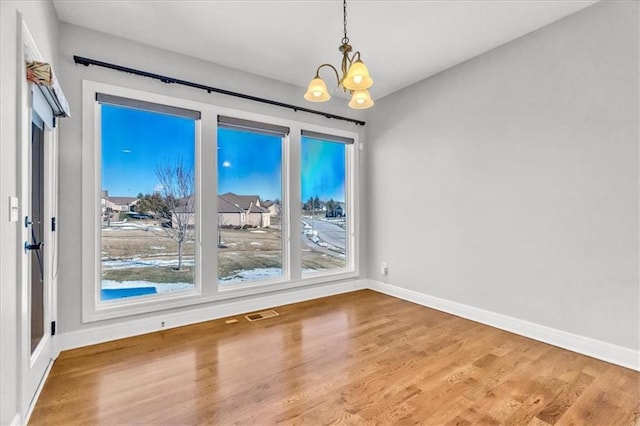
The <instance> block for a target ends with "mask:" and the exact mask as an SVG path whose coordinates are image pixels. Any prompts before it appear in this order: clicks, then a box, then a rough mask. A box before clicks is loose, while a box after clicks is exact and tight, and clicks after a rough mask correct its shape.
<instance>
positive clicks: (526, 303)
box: [366, 1, 640, 350]
mask: <svg viewBox="0 0 640 426" xmlns="http://www.w3.org/2000/svg"><path fill="white" fill-rule="evenodd" d="M638 8H639V6H638V3H637V2H631V1H629V2H609V1H607V2H601V3H598V4H596V5H594V6H592V7H589V8H587V9H585V10H583V11H580V12H578V13H576V14H574V15H571V16H569V17H567V18H565V19H562V20H560V21H557V22H556V23H553V24H551V25H549V26H547V27H545V28H543V29H540V30H538V31H536V32H534V33H531V34H529V35H527V36H524V37H522V38H520V39H518V40H515V41H513V42H511V43H508V44H506V45H503V46H501V47H499V48H497V49H495V50H493V51H490V52H488V53H486V54H484V55H481V56H479V57H476V58H474V59H472V60H469V61H467V62H465V63H463V64H461V65H459V66H456V67H454V68H452V69H449V70H447V71H445V72H443V73H441V74H438V75H436V76H434V77H432V78H429V79H427V80H424V81H422V82H420V83H417V84H415V85H413V86H411V87H409V88H406V89H405V90H403V91H401V92H398V93H395V94H393V95H390V96H388V97H385V98H384V99H382V100H380V101H379V102H378V103H377V104H376V107H375V108H374V109H373V110H372V111H371V114H370V116H369V123H370V125H369V126H367V127H368V128H367V131H368V135H369V142H370V147H369V150H368V154H367V155H368V161H367V166H368V177H367V181H368V185H369V188H370V189H371V190H370V192H369V194H368V200H367V203H368V207H367V209H366V211H367V213H368V215H369V217H368V219H369V224H368V229H369V231H368V235H369V268H368V276H369V278H372V279H377V280H380V281H382V280H383V277H382V276H381V275H380V272H379V269H380V263H381V262H382V261H386V262H388V264H389V275H388V277H387V278H386V280H387V282H388V283H390V284H393V285H396V286H400V287H403V288H407V289H411V290H415V291H418V292H422V293H424V294H428V295H432V296H436V297H440V298H443V299H448V300H451V301H455V302H458V303H462V304H466V305H470V306H473V307H478V308H482V309H486V310H489V311H492V312H496V313H499V314H503V315H508V316H512V317H515V318H519V319H522V320H527V321H531V322H534V323H538V324H541V325H545V326H549V327H552V328H555V329H559V330H563V331H566V332H570V333H575V334H578V335H582V336H586V337H590V338H594V339H598V340H602V341H605V342H609V343H613V344H616V345H621V346H624V347H627V348H631V349H636V350H637V349H638V348H639V342H638V336H639V333H640V330H639V329H638V324H639V314H638V310H639V308H638V305H639V289H638V287H639V284H638V218H639V211H638V190H639V188H638V137H639V134H638V131H639V130H638V117H639V112H640V111H639V107H638V89H639V85H638V77H639V73H638V59H639V58H638V55H639V53H638V51H639V46H638V44H639V42H638V39H639V35H638V18H639V16H638V15H639V13H638ZM414 54H416V53H414ZM423 54H428V52H424V53H423Z"/></svg>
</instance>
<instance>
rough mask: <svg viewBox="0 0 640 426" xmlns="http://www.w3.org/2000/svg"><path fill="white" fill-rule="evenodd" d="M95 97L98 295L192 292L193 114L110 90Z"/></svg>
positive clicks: (115, 295)
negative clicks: (98, 174) (98, 156)
mask: <svg viewBox="0 0 640 426" xmlns="http://www.w3.org/2000/svg"><path fill="white" fill-rule="evenodd" d="M98 103H99V108H100V118H101V122H100V129H101V137H100V141H101V168H100V169H101V202H100V204H101V209H102V211H101V239H100V240H101V243H100V252H101V274H100V275H101V285H100V300H101V301H107V300H113V299H121V298H127V297H141V296H147V295H153V294H158V293H170V292H180V291H184V290H193V289H194V277H195V274H194V271H195V244H194V235H195V233H194V231H195V214H196V212H195V197H196V194H195V175H194V171H195V170H194V165H195V161H194V160H195V131H196V126H195V121H196V118H195V117H194V116H193V114H190V113H188V112H184V111H179V110H177V109H175V108H173V109H170V110H169V109H168V108H166V107H164V106H158V105H153V104H144V103H142V102H139V101H138V102H135V103H134V102H131V101H130V100H128V99H125V98H117V97H113V96H99V97H98ZM161 111H162V112H161ZM165 111H168V112H170V113H166V112H165Z"/></svg>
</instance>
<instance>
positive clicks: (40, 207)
mask: <svg viewBox="0 0 640 426" xmlns="http://www.w3.org/2000/svg"><path fill="white" fill-rule="evenodd" d="M43 140H44V129H42V128H40V127H39V126H38V125H37V124H36V123H31V212H30V214H29V216H28V217H29V219H28V220H29V221H31V225H30V226H29V233H30V236H29V245H30V250H29V257H30V263H31V268H30V269H31V270H30V277H31V353H33V351H34V350H35V348H36V347H37V346H38V343H40V341H41V340H42V338H43V337H44V296H45V294H44V246H43V245H41V244H40V243H41V242H42V237H43V234H44V143H43Z"/></svg>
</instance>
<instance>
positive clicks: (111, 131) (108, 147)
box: [102, 104, 196, 197]
mask: <svg viewBox="0 0 640 426" xmlns="http://www.w3.org/2000/svg"><path fill="white" fill-rule="evenodd" d="M195 131H196V129H195V121H194V120H193V119H190V118H183V117H175V116H171V115H166V114H159V113H155V112H149V111H141V110H136V109H130V108H123V107H117V106H112V105H104V104H103V105H102V189H103V190H104V189H106V190H108V191H109V195H110V196H112V197H113V196H116V197H135V196H136V195H138V193H139V192H142V193H143V194H147V193H149V194H150V193H153V190H154V188H155V187H156V185H158V179H157V178H156V174H155V168H156V165H161V164H166V163H167V162H169V163H170V164H172V163H174V162H175V160H176V159H177V158H180V157H181V158H182V161H183V162H184V164H185V166H187V167H193V164H194V155H195Z"/></svg>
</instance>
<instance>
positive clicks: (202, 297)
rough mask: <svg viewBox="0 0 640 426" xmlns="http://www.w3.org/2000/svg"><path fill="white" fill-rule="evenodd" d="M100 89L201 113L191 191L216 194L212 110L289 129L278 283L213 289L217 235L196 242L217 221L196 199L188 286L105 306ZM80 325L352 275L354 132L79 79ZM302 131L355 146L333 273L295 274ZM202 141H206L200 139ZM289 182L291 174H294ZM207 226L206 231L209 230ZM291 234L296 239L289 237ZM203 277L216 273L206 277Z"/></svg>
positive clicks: (355, 269)
mask: <svg viewBox="0 0 640 426" xmlns="http://www.w3.org/2000/svg"><path fill="white" fill-rule="evenodd" d="M98 92H99V93H107V94H111V95H115V96H121V97H125V98H134V99H140V100H143V101H147V102H155V103H160V104H165V105H171V106H176V107H179V108H187V109H191V110H197V111H200V112H201V113H202V118H201V120H200V122H199V124H196V125H197V126H199V127H198V129H197V131H196V134H197V135H196V138H197V139H196V156H195V165H196V191H199V192H201V193H207V191H209V192H211V191H213V192H211V193H213V194H216V193H217V170H216V166H215V165H216V164H217V152H216V151H217V150H216V148H215V147H217V117H218V115H225V116H232V117H237V118H242V119H246V120H252V121H259V122H265V123H272V124H275V125H281V126H288V127H289V128H290V129H291V132H290V134H289V136H288V137H285V138H284V141H283V158H282V162H283V169H282V180H283V196H282V198H283V200H282V207H283V208H282V212H281V214H282V219H281V220H282V239H283V241H284V242H285V243H284V244H283V277H281V278H279V279H278V280H277V281H259V282H250V283H237V284H234V285H233V286H220V285H219V284H218V280H217V256H216V253H217V252H216V248H217V244H216V243H217V241H215V240H216V238H208V239H203V238H202V237H203V235H212V236H214V235H216V232H217V228H216V225H215V224H216V223H217V222H216V221H215V220H213V221H204V220H202V219H203V218H202V214H201V212H203V211H217V205H216V204H217V197H206V198H207V199H206V200H203V198H205V197H197V205H196V230H197V232H196V242H195V244H196V258H195V260H196V271H195V284H196V286H195V289H194V290H192V291H185V292H180V293H175V294H170V295H154V296H148V297H139V298H138V297H137V298H126V299H120V300H117V301H109V302H108V303H105V302H100V300H99V296H100V293H99V291H98V288H99V285H98V284H99V282H100V272H101V266H100V247H99V245H100V238H101V236H100V227H99V217H100V212H101V206H100V201H101V200H100V198H101V197H100V194H101V188H100V185H101V176H100V164H101V158H100V149H99V146H98V143H97V141H99V132H100V116H99V108H98V106H97V102H96V93H98ZM82 115H83V118H82V146H83V150H82V247H83V250H82V253H83V254H82V260H81V262H82V322H83V323H88V322H94V321H101V320H106V319H111V318H119V317H125V316H130V315H138V314H143V313H148V312H157V311H162V310H168V309H173V308H179V307H186V306H192V305H198V304H203V303H210V302H215V301H220V300H229V299H233V298H239V297H245V296H251V295H257V294H264V293H268V292H274V291H281V290H287V289H292V288H298V287H303V286H307V285H316V284H321V283H329V282H336V281H343V280H348V279H353V278H356V277H358V275H359V265H358V253H359V247H358V246H359V241H358V239H359V238H358V235H357V232H356V225H357V224H358V223H359V212H358V208H357V204H358V203H357V200H358V182H357V179H356V177H357V176H358V170H359V164H358V157H359V155H358V153H359V150H358V149H357V147H359V142H358V140H359V139H358V133H357V132H356V131H347V130H341V129H336V128H331V127H325V126H319V125H315V124H308V123H305V122H300V121H296V120H290V119H286V120H285V119H282V118H278V117H273V116H268V115H264V114H257V113H252V112H248V111H243V110H235V109H230V108H226V107H219V106H216V105H212V104H205V103H201V102H196V101H191V100H187V99H181V98H175V97H170V96H165V95H160V94H155V93H149V92H144V91H140V90H136V89H130V88H125V87H120V86H113V85H109V84H105V83H99V82H94V81H88V80H83V82H82ZM302 129H304V130H309V131H314V132H318V133H325V134H331V135H336V136H342V137H346V138H352V139H353V140H354V144H353V145H351V146H350V147H349V149H347V156H348V159H347V182H346V188H345V196H346V197H345V198H346V200H345V202H347V203H348V206H347V208H348V211H351V212H352V214H351V215H349V216H350V217H349V216H348V217H347V219H348V228H347V231H348V233H349V238H348V241H349V246H348V255H347V259H348V262H347V265H346V268H345V269H341V270H339V271H335V270H329V271H318V272H315V273H305V274H304V275H305V276H304V277H302V273H301V268H300V266H299V265H300V264H301V262H300V256H301V254H300V253H301V241H300V238H299V235H300V233H301V232H302V229H301V224H300V221H301V219H302V218H301V213H300V211H299V209H291V208H290V206H295V205H299V204H300V182H299V180H300V179H299V178H298V177H299V176H300V151H299V149H300V138H301V132H302ZM203 141H206V143H205V142H203ZM205 158H206V159H208V161H211V162H212V166H210V167H203V166H204V164H203V161H204V160H203V159H205ZM294 176H295V178H293V179H292V177H294ZM212 228H213V229H212ZM292 236H295V238H292ZM205 253H206V254H207V255H208V256H209V258H207V261H206V262H203V261H202V256H203V254H205ZM204 277H216V278H215V279H213V280H205V279H204Z"/></svg>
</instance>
